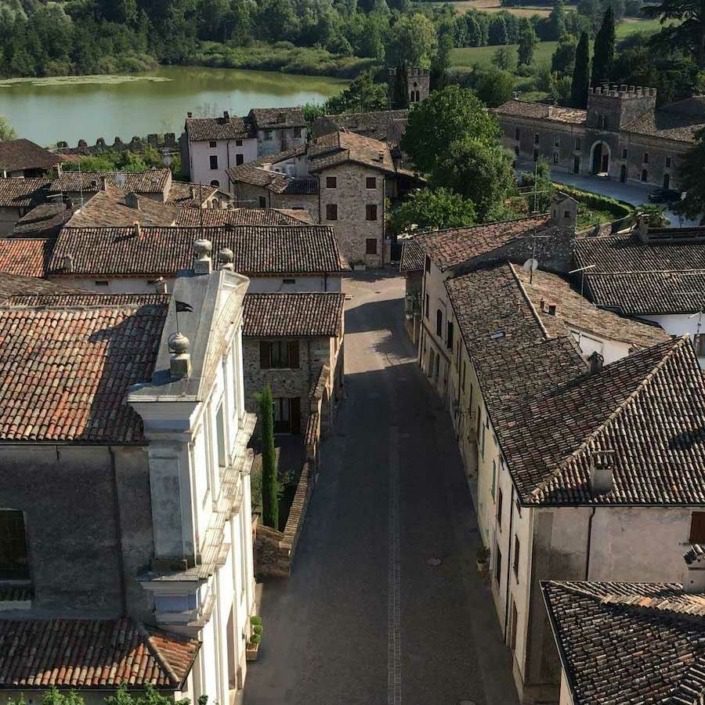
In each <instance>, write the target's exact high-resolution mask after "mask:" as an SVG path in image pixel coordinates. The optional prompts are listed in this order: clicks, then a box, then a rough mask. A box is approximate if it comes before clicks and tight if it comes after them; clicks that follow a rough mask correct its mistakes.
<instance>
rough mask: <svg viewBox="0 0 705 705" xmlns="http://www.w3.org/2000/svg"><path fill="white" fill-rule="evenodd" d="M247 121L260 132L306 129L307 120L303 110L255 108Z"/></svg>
mask: <svg viewBox="0 0 705 705" xmlns="http://www.w3.org/2000/svg"><path fill="white" fill-rule="evenodd" d="M247 119H248V120H249V121H251V122H252V124H253V126H254V127H255V128H257V129H259V130H263V129H265V128H267V129H277V128H278V129H281V128H286V127H306V118H305V117H304V111H303V110H302V109H301V108H253V109H252V110H250V112H249V114H248V115H247Z"/></svg>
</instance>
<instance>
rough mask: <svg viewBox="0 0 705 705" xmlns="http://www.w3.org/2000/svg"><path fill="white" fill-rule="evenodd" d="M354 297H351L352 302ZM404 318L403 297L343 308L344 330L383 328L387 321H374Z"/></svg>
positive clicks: (400, 319) (348, 331) (385, 326)
mask: <svg viewBox="0 0 705 705" xmlns="http://www.w3.org/2000/svg"><path fill="white" fill-rule="evenodd" d="M354 301H355V299H354V298H353V303H354ZM389 320H399V321H403V320H404V301H403V299H380V300H379V301H367V302H365V303H363V304H360V305H359V306H354V305H353V306H349V307H347V308H346V309H345V332H346V333H366V332H368V331H371V330H384V329H386V328H388V323H383V324H379V323H375V321H389Z"/></svg>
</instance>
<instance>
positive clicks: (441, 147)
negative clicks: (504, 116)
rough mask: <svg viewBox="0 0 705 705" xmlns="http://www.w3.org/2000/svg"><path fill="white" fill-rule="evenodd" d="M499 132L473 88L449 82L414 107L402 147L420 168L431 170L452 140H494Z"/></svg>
mask: <svg viewBox="0 0 705 705" xmlns="http://www.w3.org/2000/svg"><path fill="white" fill-rule="evenodd" d="M498 136H499V127H498V125H497V121H496V120H495V118H494V117H493V116H492V115H491V114H489V113H488V112H487V111H486V110H485V107H484V106H483V104H482V103H481V102H480V100H479V99H478V98H477V97H476V96H475V95H474V94H473V93H472V91H469V90H468V89H466V88H461V87H460V86H446V87H445V88H442V89H440V90H438V91H434V92H433V93H432V94H431V95H430V96H429V97H428V98H427V99H426V100H424V101H423V102H422V103H420V104H417V105H415V106H414V108H413V109H412V110H411V112H410V113H409V122H408V125H407V128H406V130H405V131H404V136H403V137H402V140H401V148H402V149H403V150H404V151H405V152H406V153H407V154H409V155H410V156H411V158H412V159H413V161H414V164H415V165H416V167H417V168H418V169H419V170H420V171H422V172H426V173H431V172H433V171H434V169H435V168H436V166H437V164H438V162H439V159H441V158H442V156H443V155H444V154H445V153H446V152H448V150H449V145H450V144H451V143H452V142H455V141H456V140H462V139H465V138H475V139H478V140H483V141H495V140H496V139H497V138H498Z"/></svg>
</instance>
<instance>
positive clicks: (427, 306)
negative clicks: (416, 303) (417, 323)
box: [424, 294, 431, 320]
mask: <svg viewBox="0 0 705 705" xmlns="http://www.w3.org/2000/svg"><path fill="white" fill-rule="evenodd" d="M430 310H431V306H430V302H429V299H428V294H426V301H425V302H424V313H425V314H426V320H428V316H429V312H430Z"/></svg>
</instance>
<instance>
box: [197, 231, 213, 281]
mask: <svg viewBox="0 0 705 705" xmlns="http://www.w3.org/2000/svg"><path fill="white" fill-rule="evenodd" d="M212 251H213V245H212V244H211V242H210V240H203V239H199V240H196V242H194V243H193V253H194V255H195V260H194V263H193V273H194V274H210V273H211V272H212V271H213V262H212V260H211V252H212Z"/></svg>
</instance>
